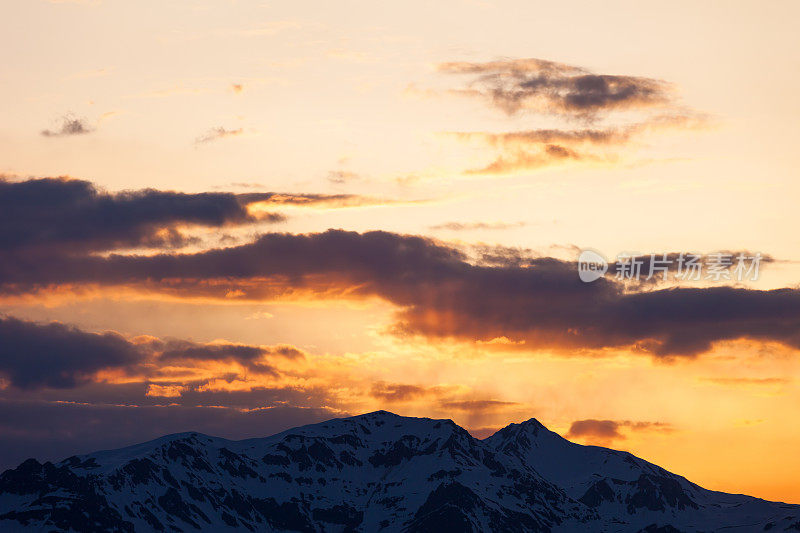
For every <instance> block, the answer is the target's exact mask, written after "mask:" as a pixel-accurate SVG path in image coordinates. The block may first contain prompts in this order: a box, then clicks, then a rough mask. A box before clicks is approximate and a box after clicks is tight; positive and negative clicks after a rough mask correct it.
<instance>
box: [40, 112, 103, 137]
mask: <svg viewBox="0 0 800 533" xmlns="http://www.w3.org/2000/svg"><path fill="white" fill-rule="evenodd" d="M93 131H94V128H92V127H91V126H89V125H88V124H87V123H86V119H82V118H75V117H73V116H72V115H65V116H64V117H62V118H61V126H60V127H59V128H58V129H56V130H49V129H48V130H42V132H41V133H42V135H43V136H45V137H70V136H73V135H85V134H87V133H91V132H93Z"/></svg>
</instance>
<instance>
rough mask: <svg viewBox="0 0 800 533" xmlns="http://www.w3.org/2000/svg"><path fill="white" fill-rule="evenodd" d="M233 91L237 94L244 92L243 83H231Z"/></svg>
mask: <svg viewBox="0 0 800 533" xmlns="http://www.w3.org/2000/svg"><path fill="white" fill-rule="evenodd" d="M231 90H232V91H233V92H234V93H236V94H240V93H241V92H242V91H243V90H244V85H243V84H241V83H231Z"/></svg>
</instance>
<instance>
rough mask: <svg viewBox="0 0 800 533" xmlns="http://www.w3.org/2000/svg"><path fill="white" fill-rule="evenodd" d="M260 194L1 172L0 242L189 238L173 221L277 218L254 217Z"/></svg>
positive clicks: (162, 242) (159, 243)
mask: <svg viewBox="0 0 800 533" xmlns="http://www.w3.org/2000/svg"><path fill="white" fill-rule="evenodd" d="M263 199H264V197H263V196H257V195H256V196H253V195H235V194H231V193H198V194H185V193H178V192H171V191H157V190H154V189H144V190H139V191H124V192H119V193H108V192H105V191H102V190H99V189H97V188H96V187H95V186H94V185H92V184H91V183H90V182H88V181H83V180H76V179H68V178H42V179H30V180H27V181H18V182H12V181H7V180H5V179H2V178H0V250H15V249H28V250H29V249H33V248H69V250H71V251H72V252H73V253H76V252H80V251H89V250H109V249H117V248H121V247H138V246H145V247H175V246H181V245H184V244H186V243H187V238H186V237H185V236H184V235H183V234H182V233H181V232H180V231H179V226H206V227H222V226H226V225H237V224H246V223H253V222H256V221H257V220H266V221H271V222H278V221H281V220H283V219H284V216H283V215H280V214H277V213H264V214H262V215H261V216H259V217H256V216H254V215H252V214H250V213H249V211H248V204H250V203H254V202H256V201H257V200H262V201H263Z"/></svg>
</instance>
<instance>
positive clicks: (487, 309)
mask: <svg viewBox="0 0 800 533" xmlns="http://www.w3.org/2000/svg"><path fill="white" fill-rule="evenodd" d="M496 259H497V262H496V263H495V264H493V265H485V264H484V265H481V264H475V263H473V262H470V261H469V258H468V256H467V254H466V253H465V252H463V251H462V250H459V249H456V248H453V247H450V246H447V245H444V244H441V243H437V242H435V241H433V240H431V239H427V238H423V237H417V236H407V235H398V234H393V233H388V232H381V231H374V232H367V233H363V234H359V233H355V232H347V231H342V230H329V231H327V232H325V233H315V234H304V235H293V234H281V233H271V234H267V235H263V236H261V237H260V238H259V239H258V240H256V241H255V242H252V243H250V244H245V245H241V246H236V247H231V248H225V249H215V250H209V251H206V252H201V253H195V254H158V255H154V256H120V255H111V256H108V257H68V256H66V257H62V256H58V257H53V258H50V259H49V260H48V261H46V262H35V263H29V264H19V262H18V261H16V260H14V258H9V257H8V256H5V257H0V291H2V292H5V293H7V294H8V293H20V292H25V291H33V290H44V289H47V288H48V287H51V286H55V285H65V284H87V283H88V284H100V285H124V286H131V287H135V288H138V289H139V290H144V291H158V292H162V293H166V294H171V295H175V296H185V297H190V296H191V297H197V296H201V297H209V298H220V299H225V300H237V299H238V300H257V301H260V300H268V299H273V298H277V297H287V296H303V295H306V296H308V295H314V296H316V297H323V298H325V297H343V296H346V297H350V298H366V297H375V296H377V297H380V298H382V299H384V300H386V301H389V302H392V303H393V304H395V305H396V306H397V307H398V313H397V323H396V325H395V332H396V333H398V334H414V335H425V336H429V337H439V338H455V339H462V340H472V341H481V342H487V341H491V340H492V339H496V338H501V337H505V338H506V339H508V340H510V341H513V342H516V343H524V346H525V347H526V348H527V349H536V348H544V347H548V348H555V349H563V350H570V351H576V350H596V349H603V348H626V349H630V348H633V349H635V350H637V351H641V352H643V353H650V354H654V355H657V356H674V355H696V354H699V353H701V352H704V351H707V350H709V349H710V348H711V346H712V344H713V343H714V342H716V341H721V340H733V339H740V338H750V339H756V340H762V341H775V342H780V343H784V344H786V345H788V346H791V347H794V348H800V290H797V289H776V290H769V291H760V290H751V289H745V288H734V287H729V286H712V287H708V288H671V289H663V290H649V291H643V292H642V291H640V292H631V291H630V287H625V286H623V285H622V284H620V283H618V282H616V281H615V280H614V279H613V278H612V277H606V278H601V279H600V280H597V281H595V282H593V283H583V282H581V281H580V279H579V277H578V275H577V270H576V265H575V264H574V263H572V262H566V261H560V260H558V259H553V258H547V257H539V258H536V257H533V258H531V259H530V260H529V261H527V262H526V263H524V264H519V263H517V262H514V261H509V262H508V263H507V264H504V263H503V262H502V261H501V260H500V259H502V258H496Z"/></svg>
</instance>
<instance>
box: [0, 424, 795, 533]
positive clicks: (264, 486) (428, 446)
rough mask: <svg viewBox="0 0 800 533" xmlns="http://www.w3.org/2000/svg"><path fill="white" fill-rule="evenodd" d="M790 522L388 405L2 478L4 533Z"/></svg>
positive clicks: (528, 437) (620, 462) (525, 440)
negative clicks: (273, 431) (243, 436)
mask: <svg viewBox="0 0 800 533" xmlns="http://www.w3.org/2000/svg"><path fill="white" fill-rule="evenodd" d="M198 530H201V531H232V530H240V531H302V532H309V533H311V532H323V531H325V532H354V531H363V532H373V531H387V532H389V531H409V532H437V533H442V532H451V531H452V532H461V531H502V532H506V531H509V532H523V531H596V532H615V531H619V532H628V531H630V532H639V531H643V532H661V533H668V532H675V531H691V532H695V531H726V532H727V531H787V530H788V531H790V530H796V531H800V506H797V505H788V504H782V503H773V502H768V501H764V500H760V499H757V498H752V497H749V496H742V495H733V494H725V493H721V492H713V491H709V490H706V489H703V488H701V487H699V486H697V485H695V484H694V483H691V482H689V481H687V480H686V479H684V478H683V477H681V476H678V475H675V474H672V473H670V472H668V471H666V470H664V469H663V468H660V467H658V466H656V465H654V464H651V463H648V462H647V461H644V460H642V459H639V458H637V457H635V456H633V455H631V454H629V453H626V452H620V451H615V450H610V449H606V448H600V447H596V446H581V445H578V444H574V443H571V442H569V441H567V440H565V439H563V438H562V437H560V436H558V435H557V434H555V433H553V432H551V431H548V430H547V428H545V427H544V426H543V425H542V424H540V423H539V422H538V421H536V420H535V419H531V420H529V421H527V422H524V423H522V424H511V425H510V426H508V427H506V428H504V429H502V430H500V431H498V432H497V433H496V434H494V435H493V436H491V437H489V438H487V439H484V440H477V439H475V438H473V437H472V436H471V435H470V434H469V433H467V431H465V430H464V429H463V428H461V427H459V426H458V425H456V424H455V423H454V422H452V421H450V420H431V419H427V418H406V417H401V416H397V415H394V414H391V413H388V412H385V411H378V412H375V413H369V414H365V415H361V416H356V417H351V418H342V419H335V420H330V421H328V422H324V423H321V424H314V425H309V426H303V427H300V428H295V429H291V430H288V431H285V432H283V433H279V434H277V435H273V436H271V437H265V438H259V439H249V440H243V441H229V440H225V439H220V438H216V437H209V436H207V435H202V434H199V433H181V434H176V435H168V436H165V437H162V438H160V439H156V440H154V441H150V442H146V443H144V444H138V445H136V446H131V447H128V448H122V449H119V450H111V451H101V452H96V453H92V454H88V455H84V456H79V457H78V456H74V457H70V458H68V459H65V460H64V461H61V462H60V463H57V464H52V463H49V462H48V463H44V464H41V463H39V462H38V461H36V460H35V459H29V460H27V461H25V462H24V463H22V464H21V465H19V466H18V467H17V468H16V469H13V470H7V471H6V472H4V473H3V474H2V475H1V476H0V531H80V532H94V531H97V532H100V531H102V532H106V531H121V532H134V531H172V532H178V531H186V532H189V531H198Z"/></svg>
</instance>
